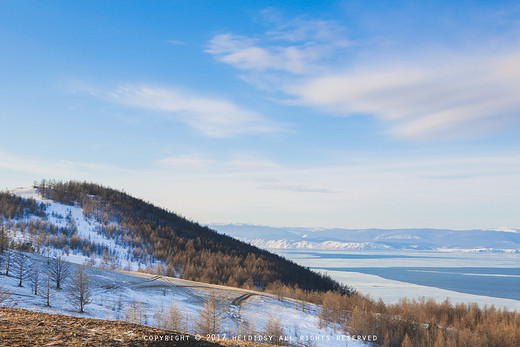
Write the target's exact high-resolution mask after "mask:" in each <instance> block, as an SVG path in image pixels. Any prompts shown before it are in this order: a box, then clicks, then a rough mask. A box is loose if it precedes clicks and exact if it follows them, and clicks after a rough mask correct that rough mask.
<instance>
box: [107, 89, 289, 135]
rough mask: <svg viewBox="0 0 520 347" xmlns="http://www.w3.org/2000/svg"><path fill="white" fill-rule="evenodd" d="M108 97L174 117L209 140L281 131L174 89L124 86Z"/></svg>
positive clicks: (214, 101) (247, 112)
mask: <svg viewBox="0 0 520 347" xmlns="http://www.w3.org/2000/svg"><path fill="white" fill-rule="evenodd" d="M109 97H110V99H111V100H112V101H114V102H117V103H121V104H124V105H126V106H131V107H139V108H145V109H149V110H154V111H160V112H166V113H169V114H172V115H175V116H176V118H177V119H178V120H180V121H182V122H184V123H185V124H187V125H189V126H190V127H192V128H194V129H196V130H198V131H200V132H201V133H203V134H204V135H207V136H212V137H229V136H233V135H238V134H253V133H271V132H277V131H281V127H280V126H279V125H278V124H276V123H275V122H273V121H270V120H268V119H266V118H264V117H263V116H261V115H260V114H258V113H256V112H254V111H250V110H247V109H245V108H242V107H240V106H238V105H235V104H234V103H232V102H230V101H227V100H223V99H217V98H208V97H204V96H200V95H196V94H192V93H187V92H181V91H178V90H174V89H167V88H159V87H146V86H125V87H120V88H118V89H117V90H116V91H115V92H112V93H109Z"/></svg>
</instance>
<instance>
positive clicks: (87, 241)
mask: <svg viewBox="0 0 520 347" xmlns="http://www.w3.org/2000/svg"><path fill="white" fill-rule="evenodd" d="M11 193H13V194H15V195H17V196H19V197H22V198H24V199H33V200H35V201H37V202H40V203H44V204H45V205H46V208H45V212H44V215H43V216H35V215H27V216H24V217H22V218H17V219H12V220H10V221H8V222H7V221H4V224H5V225H7V226H8V227H9V228H8V230H9V232H10V233H11V235H10V236H11V239H12V240H14V241H16V242H30V243H31V244H32V245H33V247H35V246H36V247H37V248H38V249H37V250H38V251H39V253H41V254H44V253H45V252H47V251H50V252H51V255H58V254H60V255H61V256H62V257H63V258H64V259H65V260H67V261H71V262H74V263H78V264H83V263H87V262H89V265H91V266H102V267H105V268H112V269H124V270H133V271H137V270H138V269H139V268H145V267H154V266H155V267H157V266H159V265H160V262H158V261H157V260H156V259H154V258H153V257H151V256H149V255H148V256H141V255H140V254H136V252H134V251H135V249H134V248H132V247H131V246H130V247H129V245H128V242H125V240H124V237H125V234H126V232H125V230H124V229H123V228H122V227H121V226H120V225H119V224H118V223H117V222H116V221H114V220H111V219H110V218H105V219H104V220H103V222H100V221H99V220H100V218H96V217H95V216H94V215H93V214H90V215H87V214H86V213H85V211H84V210H83V209H82V208H81V207H79V206H77V205H65V204H62V203H59V202H56V201H53V200H49V199H44V198H43V197H42V195H41V194H40V193H39V192H38V191H37V190H36V188H33V187H31V188H17V189H14V190H12V191H11ZM31 224H32V225H34V224H39V226H40V225H41V224H44V225H45V227H48V228H50V229H53V230H56V229H60V228H61V229H63V230H65V233H67V234H69V239H70V240H60V238H59V237H51V239H50V241H49V240H42V236H46V235H41V234H40V233H35V232H33V230H34V229H41V228H40V227H38V228H33V229H31ZM45 227H44V228H45ZM66 241H68V242H66ZM61 244H63V246H65V247H64V248H65V249H64V248H62V247H60V245H61ZM75 245H77V246H75ZM80 246H83V247H80ZM84 247H88V250H85V248H84Z"/></svg>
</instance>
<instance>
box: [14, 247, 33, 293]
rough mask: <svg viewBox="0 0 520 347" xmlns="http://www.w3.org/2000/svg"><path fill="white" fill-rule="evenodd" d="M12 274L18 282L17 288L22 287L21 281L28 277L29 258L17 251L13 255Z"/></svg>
mask: <svg viewBox="0 0 520 347" xmlns="http://www.w3.org/2000/svg"><path fill="white" fill-rule="evenodd" d="M12 258H13V274H14V276H15V277H16V279H17V280H18V287H23V280H24V279H26V278H27V277H28V275H29V257H28V256H27V255H26V254H25V253H23V252H19V251H15V252H14V253H13V256H12Z"/></svg>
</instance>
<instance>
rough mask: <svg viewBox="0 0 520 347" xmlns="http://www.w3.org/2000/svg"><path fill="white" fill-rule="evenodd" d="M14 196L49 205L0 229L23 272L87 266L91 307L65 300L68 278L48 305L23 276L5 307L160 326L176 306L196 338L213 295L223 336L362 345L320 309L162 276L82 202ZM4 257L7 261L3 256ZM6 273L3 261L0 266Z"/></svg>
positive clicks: (27, 192)
mask: <svg viewBox="0 0 520 347" xmlns="http://www.w3.org/2000/svg"><path fill="white" fill-rule="evenodd" d="M11 193H13V194H15V195H16V196H18V197H21V198H23V199H31V200H34V201H36V202H37V203H42V204H45V208H42V209H40V210H39V211H40V212H38V213H33V212H31V213H25V212H24V213H19V214H17V217H15V218H9V219H3V220H1V223H0V224H1V225H2V227H3V228H4V230H5V231H6V232H7V234H8V236H9V239H10V241H11V242H12V243H13V245H12V247H14V248H16V249H17V251H16V254H18V255H20V254H24V255H25V259H26V262H27V263H26V266H27V269H26V270H25V271H26V272H27V273H29V272H31V271H33V270H31V269H33V268H39V269H43V268H45V266H46V262H47V261H48V259H49V258H53V257H61V259H63V260H65V261H67V262H69V263H70V264H71V265H70V266H71V269H70V273H74V271H75V269H76V268H77V267H79V266H80V265H81V266H84V267H85V269H86V270H85V271H86V273H87V274H88V276H89V283H91V286H92V290H93V302H92V303H91V304H89V305H87V306H86V308H85V313H78V310H77V308H75V307H74V306H73V305H72V304H71V303H70V302H69V301H68V300H67V290H66V288H67V285H68V284H69V283H70V281H71V277H72V276H69V277H68V278H67V279H66V280H65V283H63V285H62V289H61V290H53V291H52V295H51V296H50V306H46V300H47V298H42V296H41V288H40V295H35V294H34V286H33V285H32V284H31V281H30V280H29V278H26V277H25V276H24V280H23V285H22V286H19V278H18V277H16V274H12V273H11V274H10V275H9V276H6V275H5V271H2V273H0V293H2V292H6V291H7V292H9V293H10V297H9V300H7V301H4V302H3V303H0V305H14V306H15V307H19V308H24V309H29V310H33V311H40V312H47V313H59V314H65V315H76V316H85V317H89V318H98V319H108V320H127V321H132V322H134V323H140V324H144V325H149V326H155V327H161V324H163V323H164V319H165V317H166V316H167V315H168V312H169V310H170V306H171V305H172V304H174V305H175V306H176V307H177V308H178V310H179V312H180V313H179V314H178V316H180V317H181V321H182V325H181V330H182V331H185V332H189V333H192V334H197V333H199V331H198V328H197V326H196V323H197V321H198V320H199V315H200V313H201V311H202V310H203V307H204V305H205V303H206V300H207V299H208V298H209V297H210V296H212V295H214V296H215V297H216V298H217V299H218V300H219V301H222V303H223V305H224V307H225V314H224V317H223V318H224V324H223V327H222V333H223V334H225V336H227V337H233V336H237V335H240V334H242V335H243V336H242V338H243V339H244V338H245V339H248V338H249V336H253V337H254V336H257V338H258V336H265V329H266V326H267V325H268V324H269V323H270V322H273V321H274V320H278V321H279V322H280V323H281V327H282V328H283V336H285V338H286V339H287V340H288V342H290V343H292V344H293V345H299V346H346V345H347V346H359V345H365V343H364V342H363V341H359V340H352V339H351V338H350V337H349V336H345V335H342V330H343V329H342V327H332V326H325V327H324V326H323V325H324V324H323V322H320V320H319V317H318V313H319V310H320V307H319V306H316V305H313V304H310V303H303V302H301V301H298V300H293V299H288V298H282V297H279V296H275V295H271V294H266V293H264V292H256V291H250V290H242V289H237V288H232V287H225V286H218V285H211V284H204V283H200V282H193V281H187V280H182V279H180V278H175V277H166V276H163V274H164V272H165V271H164V269H165V264H164V263H163V262H161V261H159V260H158V259H155V258H153V257H152V256H151V255H150V254H147V253H146V252H144V253H143V252H142V249H143V248H144V247H134V246H133V245H134V244H135V243H132V240H129V239H128V234H127V231H126V230H125V228H124V226H123V225H120V224H119V223H118V222H117V220H116V219H115V218H113V217H111V216H109V215H103V213H101V212H99V211H95V210H86V209H84V208H82V207H80V206H79V205H78V204H70V205H67V204H63V203H59V202H56V201H53V200H50V199H45V198H43V197H42V195H41V194H40V193H39V191H38V190H37V189H35V188H19V189H15V190H13V191H11ZM91 198H92V199H95V198H96V197H91ZM36 210H37V209H36ZM141 242H143V241H141ZM25 245H30V246H27V247H29V248H30V249H31V250H32V252H21V250H23V249H24V247H25ZM3 256H4V260H5V256H6V254H5V253H4V255H3ZM4 267H5V261H4V264H3V265H2V266H0V268H2V269H3V268H4ZM137 270H146V271H147V272H148V273H145V272H136V271H137ZM11 272H15V271H13V270H11ZM42 276H43V275H42ZM41 286H42V284H41V283H40V287H41ZM0 301H1V300H0ZM320 323H321V324H320ZM320 325H321V327H320ZM246 335H247V336H248V337H245V336H246Z"/></svg>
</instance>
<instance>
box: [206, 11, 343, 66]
mask: <svg viewBox="0 0 520 347" xmlns="http://www.w3.org/2000/svg"><path fill="white" fill-rule="evenodd" d="M342 31H343V28H341V27H340V26H339V25H337V24H336V23H334V22H330V21H322V20H293V21H289V22H282V21H277V23H276V25H275V26H274V28H273V30H269V31H267V32H266V33H265V34H264V35H262V36H261V37H247V36H241V35H236V34H232V33H225V34H219V35H216V36H215V37H213V39H211V40H210V42H209V44H208V48H207V50H206V52H207V53H210V54H213V55H214V56H215V58H216V59H217V60H219V61H221V62H223V63H226V64H229V65H231V66H233V67H235V68H238V69H241V70H255V71H262V72H266V71H279V72H285V73H290V74H295V75H305V74H308V73H309V72H311V71H314V70H316V69H317V68H319V66H321V65H322V63H321V62H322V61H323V60H327V59H328V58H330V57H333V56H334V55H335V54H336V53H337V52H338V51H339V50H343V49H345V48H347V47H349V46H350V45H351V42H350V41H349V40H347V39H346V38H344V37H343V36H341V35H340V34H339V33H341V32H342Z"/></svg>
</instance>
